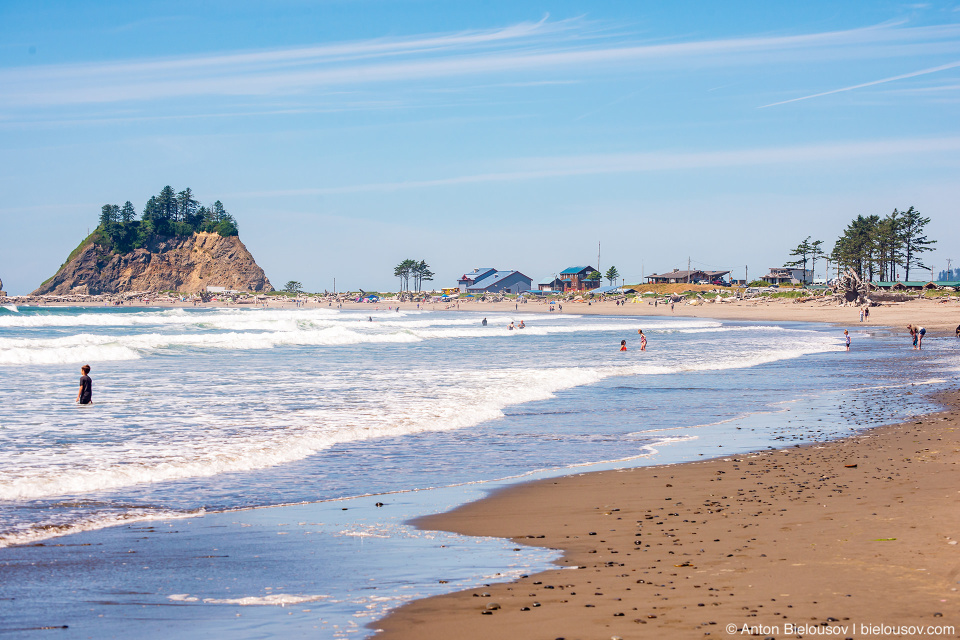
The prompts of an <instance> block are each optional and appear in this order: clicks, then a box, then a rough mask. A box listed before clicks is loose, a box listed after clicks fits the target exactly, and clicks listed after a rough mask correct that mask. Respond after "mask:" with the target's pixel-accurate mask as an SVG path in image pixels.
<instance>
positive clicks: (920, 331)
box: [917, 327, 927, 349]
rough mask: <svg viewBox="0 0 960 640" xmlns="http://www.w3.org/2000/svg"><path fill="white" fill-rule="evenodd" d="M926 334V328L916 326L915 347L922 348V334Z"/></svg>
mask: <svg viewBox="0 0 960 640" xmlns="http://www.w3.org/2000/svg"><path fill="white" fill-rule="evenodd" d="M925 335H927V330H926V329H924V328H923V327H917V336H918V339H917V349H923V336H925Z"/></svg>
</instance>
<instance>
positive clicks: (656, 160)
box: [230, 137, 960, 198]
mask: <svg viewBox="0 0 960 640" xmlns="http://www.w3.org/2000/svg"><path fill="white" fill-rule="evenodd" d="M953 151H960V137H945V138H906V139H887V140H868V141H858V142H846V143H834V144H818V145H803V146H791V147H771V148H760V149H735V150H726V151H697V152H685V153H683V152H680V153H678V152H664V153H661V152H644V153H624V154H594V155H581V156H561V157H548V158H525V159H519V160H514V161H511V162H508V163H506V164H507V166H506V167H504V169H503V170H500V171H492V172H485V173H475V174H468V175H459V176H451V177H444V178H432V179H424V180H409V181H402V182H379V183H368V184H357V185H345V186H338V187H306V188H298V189H281V190H270V191H249V192H243V193H234V194H230V195H231V196H236V197H271V198H272V197H282V196H316V195H339V194H352V193H376V192H389V191H404V190H412V189H431V188H438V187H452V186H461V185H473V184H482V183H496V182H519V181H527V180H543V179H549V178H565V177H572V176H590V175H601V174H627V173H652V172H658V171H684V170H701V169H723V168H731V167H747V166H770V165H786V164H808V165H814V166H824V165H827V164H830V163H832V162H837V161H845V160H849V159H852V158H875V159H881V160H882V159H884V158H890V157H892V156H893V155H894V154H897V157H902V156H903V154H910V153H928V154H932V153H938V152H953Z"/></svg>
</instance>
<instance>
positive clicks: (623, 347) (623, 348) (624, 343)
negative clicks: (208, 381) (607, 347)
mask: <svg viewBox="0 0 960 640" xmlns="http://www.w3.org/2000/svg"><path fill="white" fill-rule="evenodd" d="M626 350H627V341H626V340H621V341H620V351H626Z"/></svg>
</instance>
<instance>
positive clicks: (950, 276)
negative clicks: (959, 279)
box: [947, 258, 953, 280]
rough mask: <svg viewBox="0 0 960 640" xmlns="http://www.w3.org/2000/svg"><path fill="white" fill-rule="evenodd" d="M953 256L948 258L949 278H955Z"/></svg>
mask: <svg viewBox="0 0 960 640" xmlns="http://www.w3.org/2000/svg"><path fill="white" fill-rule="evenodd" d="M952 265H953V258H947V280H953V269H952Z"/></svg>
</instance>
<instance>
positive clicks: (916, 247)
mask: <svg viewBox="0 0 960 640" xmlns="http://www.w3.org/2000/svg"><path fill="white" fill-rule="evenodd" d="M929 223H930V218H925V217H923V216H922V215H920V212H919V211H917V210H916V209H914V208H913V207H910V208H909V209H907V210H906V211H904V212H902V213H901V214H900V241H901V242H902V243H903V268H904V271H905V272H906V273H905V274H904V280H910V268H911V267H916V268H918V269H928V268H929V267H927V266H926V265H924V264H923V261H922V260H921V259H920V258H921V255H922V254H924V253H926V252H927V251H933V247H931V246H930V245H932V244H936V243H937V241H936V240H930V239H928V238H927V236H926V235H924V228H925V227H926V226H927V225H928V224H929Z"/></svg>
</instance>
